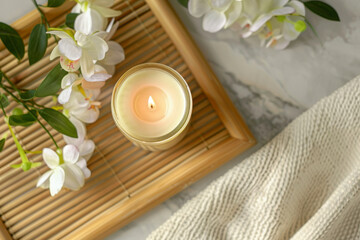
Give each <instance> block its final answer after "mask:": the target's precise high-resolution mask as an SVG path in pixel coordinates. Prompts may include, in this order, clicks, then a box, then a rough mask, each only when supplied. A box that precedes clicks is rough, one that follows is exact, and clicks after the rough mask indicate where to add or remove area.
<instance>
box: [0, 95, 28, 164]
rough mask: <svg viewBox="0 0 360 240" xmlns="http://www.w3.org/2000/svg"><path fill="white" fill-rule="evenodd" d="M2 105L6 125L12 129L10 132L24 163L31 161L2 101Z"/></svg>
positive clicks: (0, 104) (0, 105)
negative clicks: (11, 124) (10, 122)
mask: <svg viewBox="0 0 360 240" xmlns="http://www.w3.org/2000/svg"><path fill="white" fill-rule="evenodd" d="M0 107H1V109H2V111H3V113H4V121H5V123H6V125H7V126H8V128H9V131H10V133H11V136H12V138H13V140H14V143H15V145H16V148H17V150H18V152H19V154H20V158H21V161H22V162H23V163H26V162H30V161H29V159H28V158H27V156H26V153H25V151H24V149H23V148H22V146H21V144H20V143H19V141H18V139H17V137H16V135H15V133H14V131H13V129H12V127H11V126H10V124H9V118H8V116H7V115H6V112H5V109H4V106H3V105H2V103H1V102H0Z"/></svg>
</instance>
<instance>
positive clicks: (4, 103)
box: [0, 94, 10, 108]
mask: <svg viewBox="0 0 360 240" xmlns="http://www.w3.org/2000/svg"><path fill="white" fill-rule="evenodd" d="M0 103H1V105H2V107H3V108H6V107H7V106H9V104H10V102H9V99H8V98H7V96H6V95H5V94H0Z"/></svg>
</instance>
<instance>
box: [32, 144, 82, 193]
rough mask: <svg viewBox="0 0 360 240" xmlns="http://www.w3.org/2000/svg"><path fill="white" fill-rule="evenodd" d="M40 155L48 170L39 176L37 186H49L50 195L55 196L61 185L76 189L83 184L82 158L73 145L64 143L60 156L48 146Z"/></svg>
mask: <svg viewBox="0 0 360 240" xmlns="http://www.w3.org/2000/svg"><path fill="white" fill-rule="evenodd" d="M42 155H43V158H44V161H45V163H46V164H47V166H48V167H49V168H50V170H49V171H47V172H46V173H44V174H43V175H42V176H41V177H40V178H39V180H38V182H37V185H36V186H37V187H42V188H50V194H51V196H55V195H56V194H57V193H59V192H60V190H61V189H62V187H66V188H68V189H71V190H78V189H80V188H81V187H82V186H84V183H85V176H84V174H83V171H82V170H81V164H82V163H83V161H84V159H83V158H81V157H80V155H79V151H78V150H77V148H76V147H75V146H74V145H66V146H65V147H64V148H63V151H62V154H61V156H59V155H58V154H57V153H56V152H54V151H53V150H51V149H50V148H44V149H43V154H42Z"/></svg>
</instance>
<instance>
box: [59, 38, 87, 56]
mask: <svg viewBox="0 0 360 240" xmlns="http://www.w3.org/2000/svg"><path fill="white" fill-rule="evenodd" d="M59 51H60V52H61V53H62V54H63V55H65V56H66V57H67V58H68V59H70V60H73V61H74V60H78V59H79V58H80V57H81V54H82V49H81V47H79V46H77V45H76V43H75V42H74V40H73V39H68V38H65V39H61V40H60V41H59Z"/></svg>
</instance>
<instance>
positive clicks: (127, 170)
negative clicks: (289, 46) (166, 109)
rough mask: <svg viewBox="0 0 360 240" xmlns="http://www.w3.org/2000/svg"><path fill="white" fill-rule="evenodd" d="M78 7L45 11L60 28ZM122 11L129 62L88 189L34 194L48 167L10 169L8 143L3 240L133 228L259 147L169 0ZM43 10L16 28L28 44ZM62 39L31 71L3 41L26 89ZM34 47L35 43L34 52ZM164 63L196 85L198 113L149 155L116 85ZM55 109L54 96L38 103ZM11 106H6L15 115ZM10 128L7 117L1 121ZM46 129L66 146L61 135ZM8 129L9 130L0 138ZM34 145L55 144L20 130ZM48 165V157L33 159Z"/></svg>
mask: <svg viewBox="0 0 360 240" xmlns="http://www.w3.org/2000/svg"><path fill="white" fill-rule="evenodd" d="M73 5H74V2H66V3H65V5H64V7H63V8H60V9H53V10H51V9H46V14H47V16H48V19H49V20H50V24H51V25H52V26H57V25H61V24H62V23H63V22H64V19H65V15H66V13H67V12H69V9H71V8H72V6H73ZM113 8H114V9H118V10H121V11H122V15H121V16H120V17H118V18H117V19H116V20H118V21H119V28H118V30H117V31H116V32H115V34H114V36H113V39H112V40H113V41H116V42H118V43H120V44H121V45H122V46H123V47H124V50H125V54H126V59H125V61H123V62H122V63H120V64H118V65H117V66H116V72H115V74H114V75H113V78H112V79H110V80H108V81H107V83H106V85H105V86H104V87H103V89H102V93H101V95H100V96H99V100H100V101H101V103H102V108H101V114H100V117H99V119H98V121H97V122H96V123H93V124H89V125H88V126H87V130H88V137H89V138H91V139H92V140H93V141H94V142H95V144H96V150H95V152H94V154H93V157H92V158H91V159H90V160H89V161H88V167H89V168H90V170H91V171H92V175H91V177H90V178H89V179H87V181H86V184H85V186H84V187H83V188H82V189H81V190H79V191H75V192H72V191H68V190H66V189H64V190H62V191H61V192H60V193H59V194H58V195H57V196H55V197H50V196H49V191H48V190H43V189H40V188H35V185H36V181H37V179H38V177H39V176H40V175H41V174H43V173H44V172H45V171H47V167H46V166H41V167H39V168H37V169H34V170H31V171H28V172H22V171H21V170H19V169H12V168H10V165H11V164H16V163H19V162H20V159H19V156H18V153H17V150H16V147H15V145H14V143H13V141H12V140H11V139H10V138H8V139H7V142H6V146H5V149H4V151H3V152H2V153H0V159H1V161H0V216H1V219H2V221H0V239H6V240H8V239H30V240H32V239H99V238H102V237H104V236H106V235H108V234H109V233H111V232H113V231H115V230H117V229H118V228H120V227H122V226H124V225H125V224H127V223H129V222H130V221H132V220H133V219H135V218H136V217H138V216H140V215H141V214H143V213H145V212H146V211H148V210H149V209H151V208H152V207H154V206H156V205H157V204H159V203H160V202H162V201H164V200H166V199H167V198H169V197H171V196H172V195H174V194H175V193H177V192H179V191H181V190H182V189H183V188H184V187H186V186H188V185H189V184H191V183H193V182H194V181H196V180H197V179H199V178H200V177H202V176H204V175H206V174H207V173H209V172H210V171H212V170H214V169H216V168H217V167H219V166H220V165H221V164H223V163H224V162H226V161H228V160H230V159H231V158H232V157H233V156H235V155H236V154H239V153H241V152H243V151H245V150H246V149H248V148H249V147H251V146H252V145H254V144H255V140H254V139H253V137H252V135H251V133H250V132H249V130H248V129H247V127H246V125H245V124H244V122H243V120H242V118H241V116H240V115H239V114H238V113H237V111H236V109H235V108H234V106H233V105H232V103H231V102H230V100H229V98H228V97H227V95H226V94H225V91H224V90H223V88H222V87H221V85H220V84H219V82H218V80H217V79H216V77H215V75H214V74H213V73H212V71H211V69H210V68H209V66H208V65H207V63H206V61H205V60H204V58H203V57H202V55H201V53H200V52H199V51H198V49H197V48H196V47H195V45H194V43H193V42H192V40H191V39H190V38H189V36H188V34H187V33H186V31H185V29H184V28H183V27H182V25H181V23H180V22H179V20H178V19H177V18H176V16H175V14H174V12H173V11H172V10H171V8H170V7H169V5H168V3H167V2H166V1H162V0H161V1H158V0H148V1H144V0H116V1H115V4H114V6H113ZM37 21H38V14H37V13H36V12H35V11H34V12H32V13H30V14H28V15H26V16H25V17H24V18H22V19H20V20H18V21H16V22H15V23H14V24H13V25H12V26H13V27H14V28H15V29H17V30H19V32H20V34H21V36H22V37H24V38H25V40H24V42H25V43H26V44H27V42H28V36H29V34H30V30H31V28H32V27H33V26H34V25H35V24H36V23H37ZM55 45H56V43H55V42H54V40H53V39H49V44H48V49H47V51H46V54H45V57H44V58H43V59H42V60H41V61H39V62H37V63H36V64H34V65H32V66H29V65H28V60H27V56H25V58H24V59H23V60H21V61H20V62H18V60H16V59H15V58H14V57H13V56H12V55H10V54H9V53H8V52H7V50H6V49H4V48H3V46H2V45H1V44H0V67H1V68H2V69H3V70H4V71H5V72H6V73H7V74H8V76H10V77H11V80H12V81H13V82H14V83H15V84H17V86H19V87H21V88H35V87H37V86H38V85H39V84H40V82H41V81H42V80H43V79H44V77H45V75H46V74H47V72H49V71H50V70H51V69H52V68H53V67H54V66H55V65H56V64H57V63H58V60H54V61H50V60H49V55H50V53H51V51H52V49H53V48H54V47H55ZM26 48H27V46H26ZM143 62H159V63H163V64H166V65H168V66H171V67H172V68H174V69H176V70H177V71H178V72H179V73H180V74H181V75H182V76H183V77H184V79H185V80H186V81H187V83H188V84H189V87H190V90H191V93H192V97H193V104H194V107H193V113H192V119H191V122H190V129H189V131H188V134H187V136H186V137H185V138H184V139H183V140H182V141H181V142H180V143H179V144H177V145H176V146H174V147H173V148H171V149H169V150H166V151H161V152H148V151H144V150H142V149H139V148H137V147H135V146H133V145H132V144H131V143H130V142H129V141H127V139H126V138H125V137H124V136H123V135H122V134H121V133H120V131H119V130H118V129H117V128H116V126H115V124H114V122H113V120H112V116H111V108H110V98H111V94H112V88H113V85H114V84H115V82H116V81H117V79H119V78H120V76H121V75H122V74H123V73H124V72H125V71H126V70H127V69H129V68H130V67H132V66H134V65H137V64H140V63H143ZM38 103H39V104H42V105H46V106H52V105H53V104H54V103H53V102H52V99H51V98H43V99H39V100H38ZM14 106H16V104H14V103H11V105H10V106H9V107H8V108H7V109H6V110H7V112H10V110H11V108H13V107H14ZM0 121H1V122H3V116H1V117H0ZM42 122H43V124H44V125H45V126H46V127H47V128H48V130H49V131H50V132H51V133H52V134H53V135H54V138H55V139H56V141H57V142H58V144H59V145H60V146H64V144H65V142H64V141H63V139H62V135H61V134H59V133H57V132H56V131H55V130H54V129H51V128H50V127H49V126H48V124H47V123H46V122H44V121H43V120H42ZM5 131H7V127H6V125H4V124H1V126H0V134H2V133H4V132H5ZM15 131H16V134H17V136H18V137H19V138H20V139H21V143H22V144H23V146H25V147H26V148H27V149H36V150H39V149H42V148H44V147H53V146H52V142H51V140H50V139H49V138H48V136H47V135H46V134H44V133H45V132H44V131H43V129H41V128H39V125H37V124H34V125H32V126H30V127H27V128H23V127H16V128H15ZM29 157H30V158H31V160H33V161H42V157H41V156H40V155H29Z"/></svg>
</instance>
